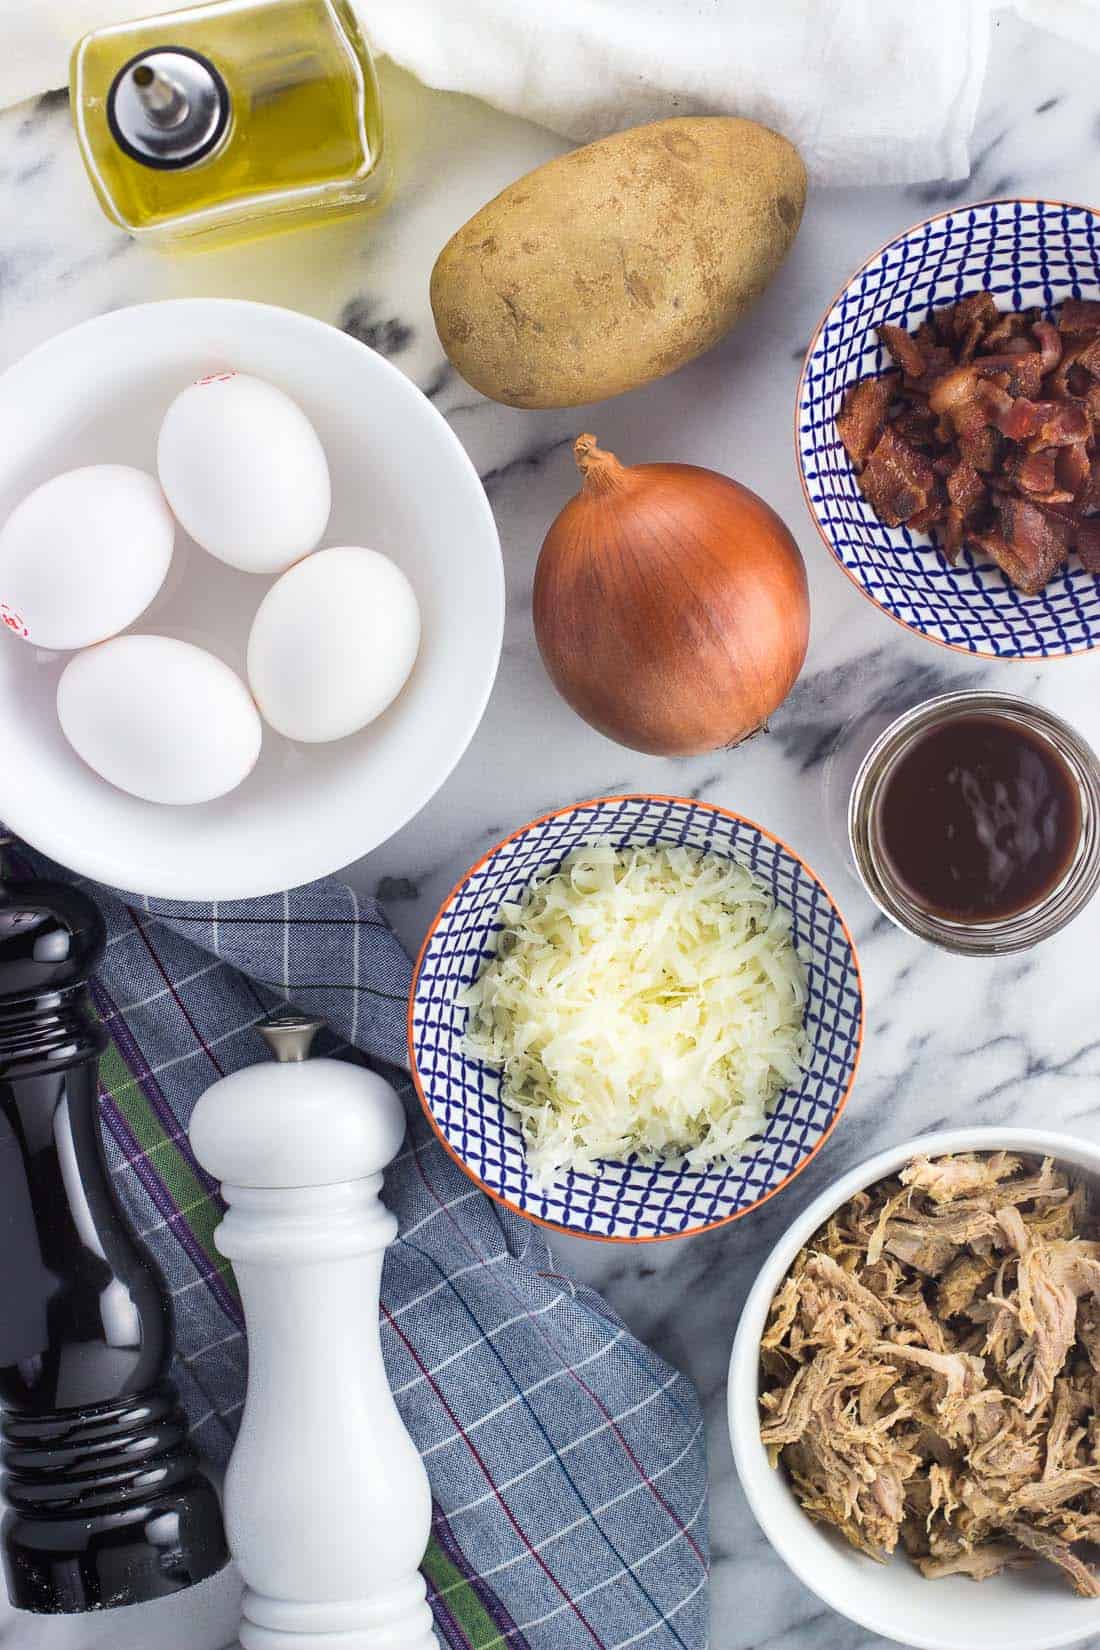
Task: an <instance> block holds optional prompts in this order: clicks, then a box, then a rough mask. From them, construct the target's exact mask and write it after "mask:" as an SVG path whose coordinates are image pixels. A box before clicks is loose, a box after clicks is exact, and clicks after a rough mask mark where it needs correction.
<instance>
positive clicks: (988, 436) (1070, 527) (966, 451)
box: [836, 292, 1100, 596]
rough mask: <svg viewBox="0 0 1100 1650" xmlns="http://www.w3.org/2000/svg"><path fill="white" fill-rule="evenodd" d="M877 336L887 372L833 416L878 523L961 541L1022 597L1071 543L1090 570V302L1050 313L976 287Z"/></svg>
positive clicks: (1098, 309)
mask: <svg viewBox="0 0 1100 1650" xmlns="http://www.w3.org/2000/svg"><path fill="white" fill-rule="evenodd" d="M878 335H879V338H880V339H881V340H882V343H883V344H884V346H885V347H886V349H887V350H888V351H889V354H890V356H891V358H892V359H893V361H894V363H895V370H894V371H891V372H887V373H885V374H883V375H882V376H881V377H879V378H863V379H861V380H860V382H859V383H858V384H855V385H853V386H852V388H851V389H849V390H848V391H847V393H846V394H845V397H844V403H843V405H842V407H841V409H840V413H839V414H838V416H837V421H836V425H837V432H838V434H839V435H840V439H841V440H842V441H843V443H844V445H845V447H846V448H847V451H848V456H849V457H850V458H851V460H852V463H853V464H854V465H855V468H856V473H857V475H858V477H859V485H860V488H861V490H862V492H863V495H864V497H865V498H866V499H867V501H868V503H869V504H870V505H871V507H872V509H873V510H874V512H875V514H876V515H877V516H878V518H879V520H880V521H883V522H885V523H886V525H887V526H888V527H898V526H900V525H901V524H902V523H903V522H904V523H905V524H906V525H907V526H908V527H910V528H912V529H913V530H914V531H916V532H927V531H929V530H933V531H934V532H935V535H936V538H937V541H938V543H939V545H940V547H941V548H942V550H943V553H944V555H945V556H946V557H947V559H948V561H950V562H954V561H956V560H957V559H958V555H959V552H960V550H961V549H962V548H963V546H964V545H968V546H970V547H971V548H972V549H974V550H975V551H977V552H978V554H979V555H981V556H984V557H989V558H990V559H991V560H993V561H995V562H996V563H997V565H998V566H999V567H1000V568H1002V569H1003V570H1004V572H1005V573H1006V574H1007V576H1008V577H1009V578H1010V579H1011V580H1012V582H1013V584H1015V585H1016V586H1018V588H1019V589H1020V590H1022V591H1024V592H1025V594H1027V595H1029V596H1035V595H1038V593H1039V591H1041V590H1042V589H1043V588H1044V586H1045V585H1046V584H1048V583H1049V581H1050V580H1051V578H1053V576H1054V574H1055V573H1056V572H1057V571H1058V569H1059V567H1061V565H1062V563H1063V562H1064V561H1065V560H1066V557H1067V556H1068V555H1069V553H1070V551H1071V550H1076V552H1077V554H1078V556H1079V557H1080V559H1081V561H1082V563H1083V564H1084V566H1085V567H1086V568H1087V569H1088V571H1089V572H1090V573H1096V574H1100V514H1098V512H1100V301H1098V300H1095V299H1086V298H1067V299H1066V301H1065V302H1064V303H1063V305H1062V308H1061V311H1060V313H1059V316H1058V319H1057V321H1048V320H1044V318H1043V316H1042V313H1041V311H1039V310H1037V309H1031V310H1022V311H1019V312H1014V311H1009V312H1002V311H1000V310H998V308H997V306H996V304H995V303H994V301H993V297H992V294H991V293H989V292H975V293H972V294H971V295H970V297H968V298H963V299H961V300H960V302H959V303H956V304H950V305H948V306H947V307H946V308H944V309H937V310H934V311H933V312H932V315H931V317H930V319H929V320H927V321H924V322H923V323H922V324H921V325H920V326H919V327H918V328H917V330H916V332H914V333H908V332H906V331H905V330H904V328H903V327H896V326H881V327H879V329H878Z"/></svg>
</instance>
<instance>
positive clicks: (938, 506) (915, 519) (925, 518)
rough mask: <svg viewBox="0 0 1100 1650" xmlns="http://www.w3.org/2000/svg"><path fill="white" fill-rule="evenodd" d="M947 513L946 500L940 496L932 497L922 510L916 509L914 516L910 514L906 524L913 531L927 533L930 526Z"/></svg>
mask: <svg viewBox="0 0 1100 1650" xmlns="http://www.w3.org/2000/svg"><path fill="white" fill-rule="evenodd" d="M946 515H947V502H946V500H945V499H942V498H934V499H932V500H931V502H930V503H928V504H926V505H925V507H924V509H923V510H918V511H917V513H916V515H915V516H910V517H909V520H908V521H907V522H906V526H907V527H910V528H912V530H913V532H914V533H927V531H928V529H929V528H930V527H935V526H937V525H938V523H939V522H941V521H943V519H944V517H945V516H946Z"/></svg>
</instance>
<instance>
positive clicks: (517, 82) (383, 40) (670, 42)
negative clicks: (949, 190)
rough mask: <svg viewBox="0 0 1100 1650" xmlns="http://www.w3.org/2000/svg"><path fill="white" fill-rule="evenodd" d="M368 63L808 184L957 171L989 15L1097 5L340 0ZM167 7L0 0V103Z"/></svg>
mask: <svg viewBox="0 0 1100 1650" xmlns="http://www.w3.org/2000/svg"><path fill="white" fill-rule="evenodd" d="M353 3H354V4H355V6H356V9H357V10H358V12H359V15H360V17H361V19H362V22H363V26H364V28H365V30H366V32H367V34H368V36H369V37H370V39H371V41H372V43H373V45H374V46H375V47H376V49H377V50H378V51H379V52H380V53H384V54H386V55H388V56H390V57H392V58H393V59H394V60H395V62H397V63H399V64H401V65H402V67H404V68H406V69H409V70H410V71H411V72H412V73H413V74H415V75H417V76H418V77H419V78H420V79H421V80H423V81H425V82H426V83H427V84H428V85H429V86H434V87H437V88H440V89H443V90H446V91H453V92H469V93H472V94H473V95H474V96H475V97H481V98H484V99H485V100H486V101H488V102H489V103H492V104H494V105H495V106H496V107H497V108H498V109H504V110H507V111H508V112H509V113H511V114H516V115H522V116H525V117H526V118H527V119H529V120H533V121H536V122H538V123H540V124H541V125H544V126H548V127H550V128H551V129H552V130H553V131H555V132H560V133H561V134H562V135H563V136H565V137H568V138H572V139H573V140H574V141H577V142H586V141H588V140H589V139H591V138H594V137H599V136H602V135H603V134H604V133H606V132H610V131H615V130H617V129H619V128H621V127H624V126H630V125H634V124H637V123H638V122H640V121H645V120H656V119H660V118H661V117H663V116H666V115H673V114H715V113H725V114H740V115H747V116H749V117H750V118H751V119H753V120H759V121H762V122H763V123H764V124H765V125H767V126H771V127H774V128H775V130H777V131H780V132H783V133H784V134H785V135H786V136H787V137H789V138H791V139H792V140H793V142H795V143H796V144H797V145H798V147H799V149H800V150H801V152H802V155H803V158H804V159H805V161H806V164H807V167H808V169H809V172H810V175H811V177H812V178H813V180H814V181H815V182H816V183H913V182H917V181H919V180H922V179H926V178H940V177H943V178H963V177H966V176H967V174H968V172H969V170H970V160H969V143H970V134H971V130H972V128H973V124H974V114H975V110H976V108H977V104H978V99H979V96H980V94H981V89H982V82H983V80H984V78H985V67H986V57H987V53H988V45H989V31H990V26H991V17H992V14H993V12H994V11H996V10H998V9H1010V10H1014V11H1016V12H1017V13H1019V14H1020V15H1021V16H1024V17H1026V18H1028V19H1029V20H1030V21H1032V22H1035V23H1039V24H1042V25H1044V26H1046V27H1049V28H1052V29H1055V30H1057V31H1058V32H1059V33H1061V34H1064V35H1068V36H1069V37H1070V38H1072V39H1074V40H1076V41H1078V42H1079V43H1080V44H1081V45H1083V46H1089V45H1095V44H1096V42H1097V39H1098V37H1100V28H1098V24H1100V0H553V3H552V4H548V3H547V0H353ZM167 4H168V0H162V4H161V5H159V6H158V4H157V0H0V40H2V41H3V45H4V50H3V55H2V57H0V107H3V106H4V105H5V104H9V103H15V102H19V101H21V100H22V99H24V98H27V97H31V96H33V95H34V94H35V93H38V92H43V91H46V90H49V89H52V88H53V87H57V86H61V85H63V84H64V83H65V79H66V76H67V63H68V55H69V51H70V49H71V47H72V45H73V42H74V41H75V40H76V39H77V38H78V36H79V35H80V34H82V33H83V32H84V31H85V30H87V29H90V28H93V27H95V26H96V25H99V24H103V23H106V22H115V21H121V20H123V19H127V18H133V17H140V16H144V15H147V14H148V13H150V12H154V11H157V10H163V9H165V8H166V5H167Z"/></svg>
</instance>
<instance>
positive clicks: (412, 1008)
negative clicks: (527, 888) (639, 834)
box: [407, 792, 866, 1243]
mask: <svg viewBox="0 0 1100 1650" xmlns="http://www.w3.org/2000/svg"><path fill="white" fill-rule="evenodd" d="M629 803H647V804H667V805H670V806H677V807H685V808H690V809H697V810H699V811H700V812H703V813H708V814H713V815H715V816H717V817H718V818H720V819H723V820H727V821H729V822H730V823H731V824H732V825H734V826H735V827H741V828H743V829H746V830H748V831H751V832H754V833H756V834H757V835H758V836H759V837H761V838H763V839H764V840H765V841H766V842H769V843H771V844H772V845H773V846H774V847H775V849H777V850H779V851H780V852H781V853H783V854H785V855H787V856H788V857H789V859H791V860H792V861H794V862H795V863H796V864H797V865H798V867H799V868H800V870H801V873H802V874H803V875H804V876H805V877H806V878H807V879H808V881H809V882H810V883H811V884H813V885H814V886H815V887H816V888H817V889H820V891H821V893H822V894H823V895H824V897H825V900H826V901H827V902H828V905H829V908H830V910H831V913H832V915H833V916H834V917H835V919H836V922H837V924H838V926H839V929H840V931H841V932H842V933H843V936H844V940H845V943H846V945H847V947H848V953H849V957H850V963H851V969H852V972H853V974H854V978H855V993H856V999H857V1005H858V1006H857V1016H858V1018H857V1022H856V1027H855V1032H854V1036H853V1039H852V1045H853V1046H852V1053H851V1058H850V1063H849V1066H848V1070H847V1076H846V1081H845V1084H844V1088H843V1092H842V1093H841V1094H840V1096H839V1098H838V1100H837V1101H836V1104H835V1107H834V1108H833V1110H832V1115H831V1117H830V1119H829V1122H828V1123H827V1125H826V1126H825V1127H824V1128H823V1129H822V1130H821V1132H820V1134H819V1135H818V1138H817V1139H816V1140H815V1142H814V1144H813V1146H812V1147H811V1148H810V1149H809V1150H808V1151H807V1152H806V1153H805V1154H804V1155H803V1156H801V1157H800V1158H799V1159H798V1161H797V1162H796V1163H795V1165H794V1166H793V1168H792V1169H791V1170H790V1172H789V1173H787V1174H786V1175H784V1177H783V1179H782V1180H780V1181H779V1182H778V1183H777V1184H776V1185H774V1186H771V1187H769V1188H768V1190H767V1191H765V1192H763V1193H762V1194H761V1195H760V1196H759V1197H757V1198H755V1199H754V1200H753V1201H752V1202H751V1203H748V1204H746V1205H745V1206H743V1207H742V1208H739V1209H737V1210H735V1211H734V1212H733V1213H731V1214H727V1215H723V1216H722V1217H721V1218H719V1219H716V1220H708V1221H703V1222H701V1223H699V1224H698V1225H692V1226H688V1227H686V1228H684V1229H681V1230H677V1231H670V1232H654V1233H639V1234H638V1235H629V1236H624V1235H620V1234H611V1233H607V1232H596V1231H587V1230H584V1229H583V1228H581V1227H579V1226H573V1225H568V1224H566V1223H564V1222H562V1221H556V1220H549V1219H547V1218H545V1217H544V1216H541V1215H538V1214H534V1213H532V1211H531V1210H530V1209H525V1208H524V1207H523V1206H522V1205H521V1204H519V1203H517V1202H516V1201H515V1200H514V1199H512V1198H510V1197H508V1196H506V1195H505V1194H504V1193H503V1192H502V1191H500V1189H499V1188H498V1187H495V1186H493V1185H491V1184H490V1183H489V1182H488V1181H486V1180H485V1179H484V1178H483V1177H482V1176H481V1175H479V1174H478V1173H477V1172H476V1171H475V1170H474V1169H473V1168H471V1166H470V1165H469V1163H467V1162H466V1160H465V1159H464V1158H463V1157H462V1155H461V1154H460V1153H459V1152H458V1151H456V1150H455V1148H454V1146H453V1145H452V1143H451V1141H450V1140H449V1139H448V1138H447V1136H446V1134H445V1133H444V1131H443V1129H442V1128H441V1126H440V1124H439V1121H438V1119H437V1117H436V1116H435V1113H434V1111H433V1109H432V1104H431V1102H430V1100H429V1098H428V1095H427V1093H426V1091H425V1084H424V1078H423V1075H422V1072H421V1069H420V1062H419V1059H418V1048H417V1039H416V1031H415V1012H416V1004H417V989H418V986H419V983H420V979H421V974H422V971H423V968H424V964H425V960H426V958H427V957H428V954H429V952H430V950H431V947H432V941H433V939H434V937H435V935H436V933H437V931H438V929H439V927H440V924H441V923H442V922H443V921H444V919H445V918H446V917H447V915H448V913H449V911H450V909H451V907H452V905H453V904H454V902H455V900H456V899H457V898H458V896H459V895H460V894H461V893H462V891H463V889H465V888H466V887H467V885H468V884H469V883H470V881H471V879H472V878H473V877H475V876H476V875H477V874H478V872H479V871H481V870H482V869H483V868H484V867H485V866H487V865H488V864H489V862H490V861H491V860H493V859H494V858H495V856H496V855H497V854H499V853H500V852H501V850H502V849H505V848H507V847H508V845H509V844H511V843H514V842H518V841H519V840H520V839H521V838H523V837H525V836H526V835H527V834H528V833H529V832H532V831H535V830H536V829H538V828H539V827H541V826H544V825H546V824H547V823H548V822H550V821H553V820H560V819H563V818H565V817H566V816H568V815H573V814H580V813H583V812H584V811H586V810H596V809H604V808H609V807H610V808H614V807H617V806H620V805H622V804H629ZM716 851H717V852H721V851H722V850H721V849H716ZM532 874H537V873H532ZM865 1021H866V1012H865V1008H864V1002H863V976H862V972H861V969H860V964H859V955H858V953H857V951H856V946H855V941H854V939H853V938H852V933H851V930H850V929H849V927H848V924H847V922H846V921H845V919H844V917H843V915H842V914H841V912H840V910H839V907H838V906H837V905H836V903H835V901H834V900H833V897H832V895H831V893H830V892H829V889H828V888H827V886H826V885H825V883H824V882H823V881H822V880H821V878H820V877H819V876H818V875H817V873H816V872H815V871H814V870H813V869H812V868H811V867H810V866H809V865H808V864H807V863H806V861H805V860H804V859H803V858H802V856H801V855H800V854H798V853H797V852H796V851H795V850H794V849H793V848H791V847H790V846H789V845H788V844H787V843H786V842H784V841H783V839H782V838H781V837H778V836H776V835H775V834H774V833H773V832H771V831H768V830H765V829H764V827H763V826H761V825H758V824H756V822H755V821H754V820H750V819H748V818H747V817H746V816H745V815H744V814H738V813H734V812H733V811H732V810H730V809H728V808H721V807H719V806H718V805H717V804H716V803H712V802H699V801H697V800H695V799H692V798H688V797H679V796H672V795H666V794H664V793H659V792H658V793H650V792H646V793H641V794H639V793H626V794H623V795H617V796H603V797H591V798H588V799H587V800H585V801H582V802H575V803H572V804H570V805H569V806H568V807H564V808H555V809H551V810H550V812H548V813H545V814H540V815H539V816H538V817H537V818H536V819H532V820H529V821H528V822H527V823H526V824H525V825H521V826H519V827H518V829H516V830H514V831H511V832H509V834H508V835H507V836H505V837H502V838H501V839H500V841H499V842H497V843H495V844H494V845H493V846H492V847H491V848H489V849H488V850H487V851H486V852H485V853H484V854H482V855H481V857H480V859H478V860H477V861H476V862H475V863H474V864H473V865H471V866H470V868H469V870H468V871H466V873H465V874H464V875H463V876H461V877H460V878H459V880H458V881H457V882H456V883H455V884H454V886H453V888H452V889H451V890H450V892H449V893H448V894H447V895H446V897H445V898H444V900H443V901H442V902H441V904H440V906H439V909H438V911H437V912H436V915H435V917H434V918H433V919H432V922H431V925H430V926H429V928H428V931H427V933H426V935H425V937H424V941H423V944H422V945H421V947H420V951H419V954H418V956H417V959H416V964H415V967H414V968H413V977H412V984H411V986H410V989H409V1005H408V1014H407V1039H408V1055H409V1071H410V1073H411V1076H412V1080H413V1085H414V1087H415V1089H416V1093H417V1097H418V1098H419V1101H420V1105H421V1107H422V1108H423V1111H424V1115H425V1117H426V1118H427V1120H428V1122H429V1124H430V1125H431V1128H432V1130H433V1132H434V1134H435V1136H436V1138H437V1139H438V1141H439V1143H440V1145H441V1146H442V1147H443V1149H444V1151H445V1152H446V1153H447V1155H448V1156H449V1157H451V1158H453V1160H454V1161H455V1162H456V1163H457V1164H458V1166H459V1168H460V1169H462V1171H463V1173H464V1174H466V1175H467V1176H468V1177H469V1179H470V1180H472V1181H473V1182H474V1184H475V1185H476V1186H478V1187H480V1189H481V1190H482V1191H483V1192H485V1193H486V1194H487V1196H489V1197H491V1198H492V1199H493V1200H494V1202H496V1203H499V1204H501V1205H502V1206H503V1207H504V1208H506V1209H510V1210H511V1211H512V1213H513V1214H517V1215H522V1216H523V1218H524V1219H525V1220H530V1221H533V1222H534V1223H535V1224H536V1225H537V1226H543V1227H546V1228H547V1229H548V1230H550V1231H556V1232H565V1233H567V1234H569V1235H571V1236H574V1237H582V1238H587V1239H589V1240H590V1241H592V1242H596V1243H666V1242H670V1241H672V1240H673V1239H675V1238H679V1237H688V1236H695V1235H697V1234H698V1233H700V1232H706V1231H714V1230H716V1229H717V1228H718V1227H720V1226H728V1225H730V1224H731V1223H732V1222H733V1221H735V1220H741V1219H742V1218H743V1217H744V1216H745V1215H747V1214H751V1213H752V1211H753V1210H754V1209H758V1208H760V1207H762V1205H763V1204H765V1203H767V1202H769V1201H770V1200H771V1199H772V1198H773V1197H774V1196H775V1195H776V1193H777V1192H781V1191H782V1190H783V1189H784V1187H786V1186H789V1185H790V1184H791V1182H792V1181H793V1180H795V1179H796V1178H797V1176H798V1175H800V1174H801V1173H802V1171H803V1169H805V1168H806V1167H807V1165H808V1164H810V1163H811V1162H812V1161H813V1159H814V1158H815V1157H816V1156H817V1154H818V1152H819V1151H820V1150H821V1148H822V1146H824V1144H825V1142H826V1141H827V1140H828V1139H829V1136H830V1135H831V1134H832V1132H833V1130H834V1129H835V1128H836V1125H837V1123H838V1122H839V1121H840V1117H841V1115H842V1113H843V1111H844V1108H845V1106H846V1105H847V1103H848V1100H849V1097H850V1095H851V1092H852V1088H853V1087H854V1085H855V1080H856V1077H857V1075H858V1072H859V1064H860V1058H861V1056H862V1052H863V1037H864V1029H865ZM499 1104H500V1105H501V1106H502V1107H503V1104H504V1103H503V1101H501V1102H499ZM779 1109H780V1108H779V1107H778V1106H777V1108H776V1113H775V1115H778V1113H779Z"/></svg>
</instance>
